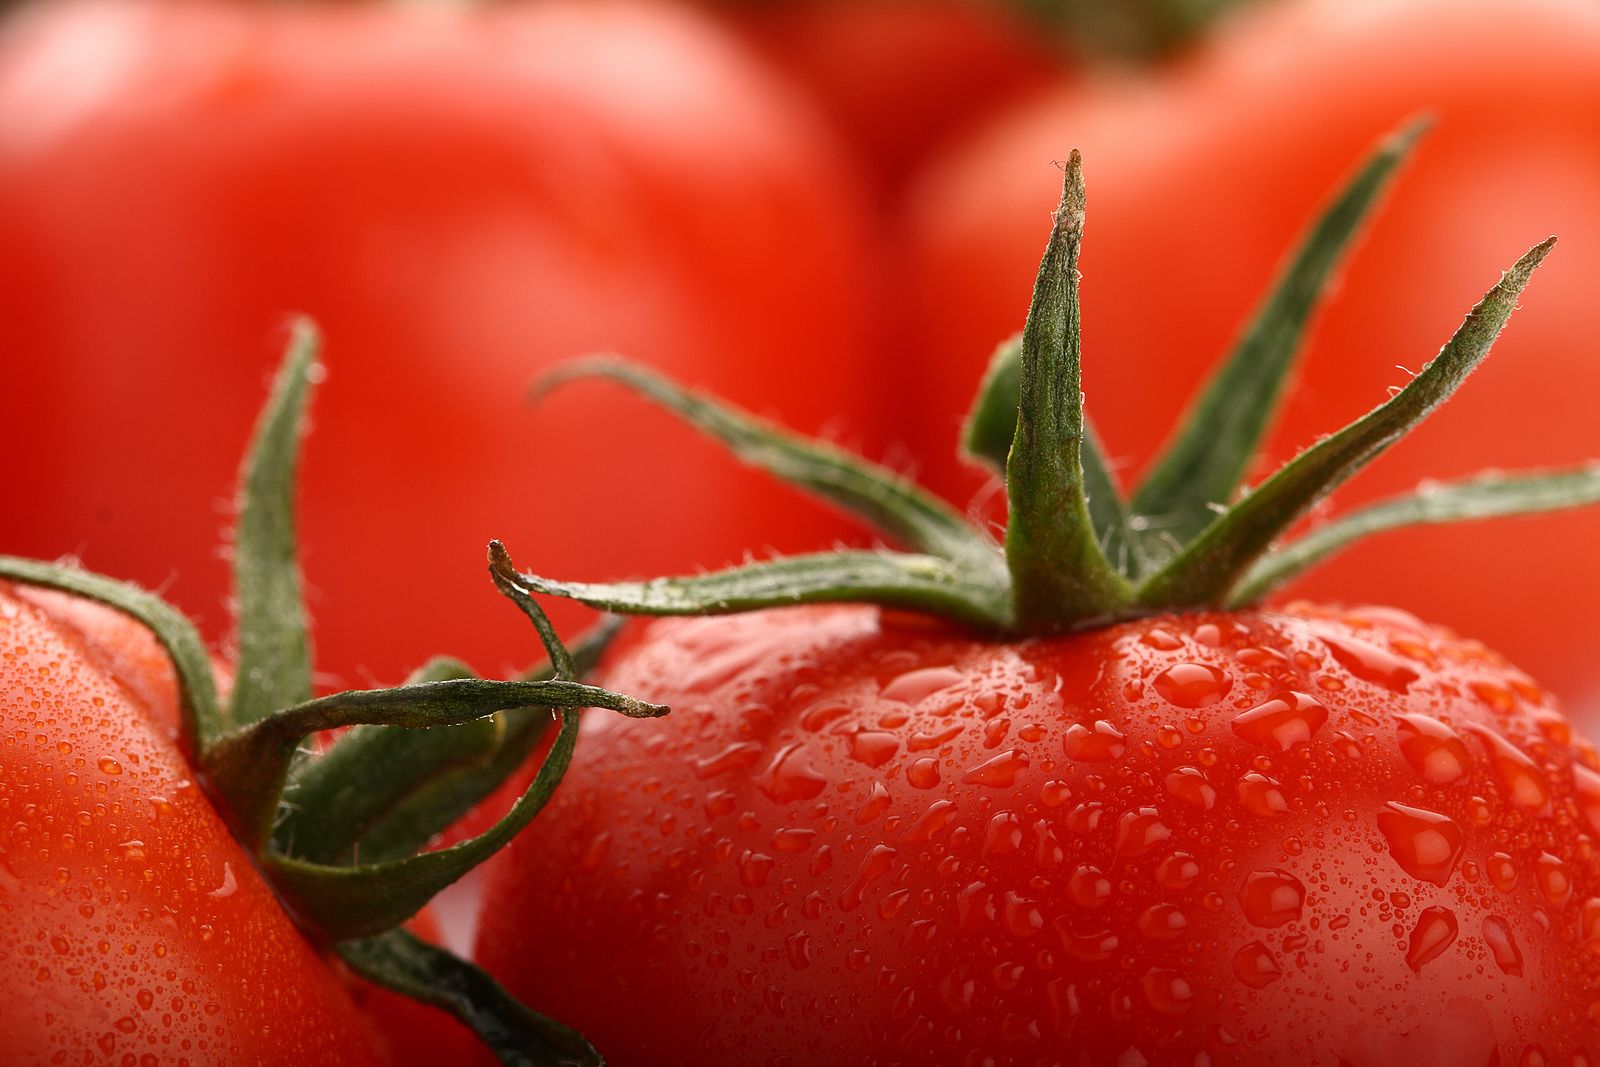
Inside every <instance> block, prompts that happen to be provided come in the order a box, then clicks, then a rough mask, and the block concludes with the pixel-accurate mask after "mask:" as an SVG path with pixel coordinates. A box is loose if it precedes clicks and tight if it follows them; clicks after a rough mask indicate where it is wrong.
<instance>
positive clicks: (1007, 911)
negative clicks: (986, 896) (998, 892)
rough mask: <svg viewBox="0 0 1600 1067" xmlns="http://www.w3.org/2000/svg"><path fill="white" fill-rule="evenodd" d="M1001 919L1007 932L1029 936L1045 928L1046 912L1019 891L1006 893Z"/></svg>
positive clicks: (1001, 909)
mask: <svg viewBox="0 0 1600 1067" xmlns="http://www.w3.org/2000/svg"><path fill="white" fill-rule="evenodd" d="M1000 921H1001V925H1002V926H1003V927H1004V928H1005V930H1006V932H1007V933H1009V934H1010V935H1011V936H1012V937H1015V938H1029V937H1032V936H1033V935H1034V934H1037V933H1038V932H1039V931H1040V930H1043V929H1044V914H1043V913H1042V912H1040V911H1039V906H1038V905H1037V904H1035V903H1034V902H1033V901H1031V900H1028V899H1027V898H1025V897H1023V896H1022V895H1020V894H1018V893H1012V892H1008V893H1006V894H1005V897H1004V902H1003V903H1002V904H1001V907H1000Z"/></svg>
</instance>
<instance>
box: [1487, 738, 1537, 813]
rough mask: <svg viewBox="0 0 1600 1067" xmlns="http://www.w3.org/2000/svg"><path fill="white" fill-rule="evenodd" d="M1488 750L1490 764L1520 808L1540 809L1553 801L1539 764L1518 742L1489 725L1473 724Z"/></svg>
mask: <svg viewBox="0 0 1600 1067" xmlns="http://www.w3.org/2000/svg"><path fill="white" fill-rule="evenodd" d="M1468 729H1469V730H1471V732H1472V734H1473V736H1474V737H1476V738H1478V739H1479V740H1480V741H1482V742H1483V744H1484V747H1485V748H1486V749H1488V752H1489V766H1490V767H1491V769H1493V771H1494V776H1495V780H1496V781H1498V782H1499V783H1500V788H1501V789H1502V790H1503V791H1504V792H1505V794H1506V798H1507V799H1508V800H1510V802H1511V803H1512V804H1514V805H1516V806H1517V807H1519V808H1530V809H1539V808H1544V807H1545V806H1546V805H1548V804H1549V803H1550V786H1549V784H1548V783H1547V782H1546V781H1545V780H1544V776H1543V775H1541V774H1540V773H1539V768H1538V766H1537V765H1536V764H1535V763H1534V762H1533V760H1531V759H1529V758H1528V755H1527V753H1525V752H1523V751H1522V750H1521V749H1520V748H1518V747H1517V746H1516V745H1513V744H1512V743H1511V742H1510V741H1507V740H1506V739H1505V738H1504V737H1502V736H1500V734H1498V733H1497V732H1495V731H1494V730H1491V729H1489V728H1488V727H1486V726H1471V727H1469V728H1468Z"/></svg>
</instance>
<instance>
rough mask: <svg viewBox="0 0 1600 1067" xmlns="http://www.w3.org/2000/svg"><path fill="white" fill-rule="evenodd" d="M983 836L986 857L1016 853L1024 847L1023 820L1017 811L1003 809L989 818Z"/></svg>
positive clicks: (992, 857)
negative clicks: (1018, 816)
mask: <svg viewBox="0 0 1600 1067" xmlns="http://www.w3.org/2000/svg"><path fill="white" fill-rule="evenodd" d="M983 837H984V840H983V855H984V858H985V859H994V858H995V857H997V856H1009V855H1014V854H1016V853H1017V852H1019V851H1020V850H1021V849H1022V821H1021V820H1020V819H1018V818H1017V813H1016V812H1014V811H1002V812H1000V813H999V814H998V815H996V816H995V817H994V818H992V819H990V820H989V827H988V829H987V830H986V831H985V832H984V835H983Z"/></svg>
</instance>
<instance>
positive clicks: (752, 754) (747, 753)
mask: <svg viewBox="0 0 1600 1067" xmlns="http://www.w3.org/2000/svg"><path fill="white" fill-rule="evenodd" d="M760 755H761V744H760V742H757V741H740V742H738V743H737V744H732V745H729V746H728V747H727V748H725V749H722V750H721V751H720V752H715V753H713V754H711V755H709V756H707V757H705V758H704V759H697V760H695V761H694V762H693V763H692V764H691V766H692V767H693V768H694V774H695V777H696V778H700V779H706V778H714V777H715V776H717V775H719V774H724V773H726V772H728V771H731V770H734V769H736V768H739V767H748V766H750V765H751V764H752V763H754V762H755V761H756V758H757V757H758V756H760Z"/></svg>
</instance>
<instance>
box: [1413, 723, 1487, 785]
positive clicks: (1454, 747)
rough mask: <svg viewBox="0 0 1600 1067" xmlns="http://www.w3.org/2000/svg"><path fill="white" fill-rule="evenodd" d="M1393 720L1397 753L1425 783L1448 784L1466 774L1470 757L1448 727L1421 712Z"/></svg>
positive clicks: (1470, 762) (1470, 760) (1463, 745)
mask: <svg viewBox="0 0 1600 1067" xmlns="http://www.w3.org/2000/svg"><path fill="white" fill-rule="evenodd" d="M1395 719H1396V721H1397V722H1398V726H1397V727H1396V730H1397V732H1398V733H1399V737H1400V754H1401V755H1402V756H1404V757H1405V759H1406V762H1407V763H1409V764H1410V765H1411V769H1412V770H1414V771H1416V772H1417V773H1418V774H1419V775H1421V776H1422V778H1423V780H1424V781H1427V782H1431V783H1433V784H1434V785H1448V784H1449V783H1451V782H1454V781H1456V780H1457V779H1458V778H1461V777H1462V776H1463V775H1465V774H1466V773H1467V771H1468V769H1469V768H1470V767H1471V765H1472V757H1471V756H1470V755H1469V754H1468V752H1467V746H1466V745H1465V744H1464V743H1463V742H1462V740H1461V738H1460V737H1459V736H1458V735H1457V734H1456V732H1455V731H1454V730H1452V729H1451V728H1450V727H1449V726H1447V725H1445V724H1444V723H1442V722H1440V721H1439V720H1438V719H1435V718H1433V717H1432V716H1431V715H1423V714H1420V713H1412V714H1406V715H1397V716H1395Z"/></svg>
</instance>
